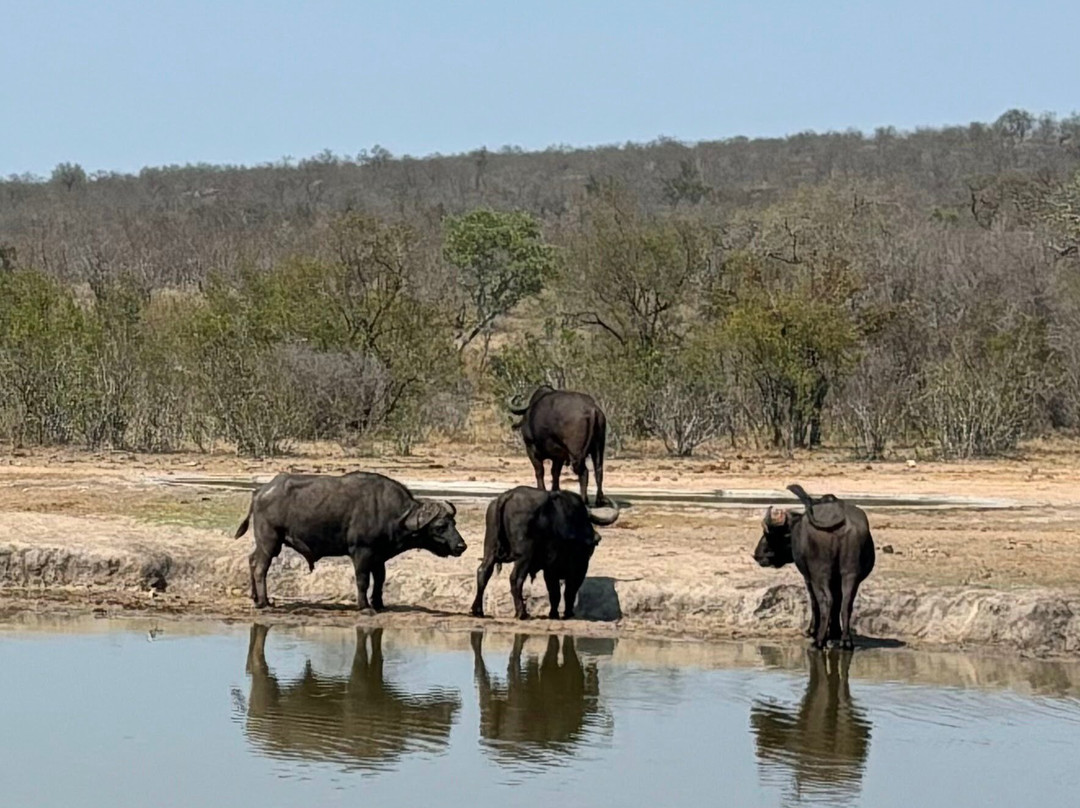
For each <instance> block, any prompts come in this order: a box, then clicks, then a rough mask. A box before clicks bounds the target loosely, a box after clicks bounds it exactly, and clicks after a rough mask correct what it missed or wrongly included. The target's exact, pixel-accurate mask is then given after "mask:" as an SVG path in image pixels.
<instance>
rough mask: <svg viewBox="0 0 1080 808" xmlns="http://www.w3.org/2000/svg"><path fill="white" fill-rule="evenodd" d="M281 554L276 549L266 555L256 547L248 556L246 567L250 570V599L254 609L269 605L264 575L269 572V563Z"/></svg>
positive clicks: (260, 548) (265, 552)
mask: <svg viewBox="0 0 1080 808" xmlns="http://www.w3.org/2000/svg"><path fill="white" fill-rule="evenodd" d="M279 552H281V548H280V547H278V548H277V550H276V551H275V552H273V553H268V552H267V551H266V550H265V549H263V548H262V547H260V546H258V545H256V547H255V549H254V550H252V551H251V555H250V556H248V567H249V568H250V569H251V591H252V599H253V600H254V601H255V608H256V609H265V608H267V607H268V606H269V605H270V598H268V597H267V596H266V573H267V572H269V571H270V562H272V561H273V560H274V557H275V556H276V555H277V554H278V553H279Z"/></svg>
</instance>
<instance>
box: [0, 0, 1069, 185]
mask: <svg viewBox="0 0 1080 808" xmlns="http://www.w3.org/2000/svg"><path fill="white" fill-rule="evenodd" d="M1078 30H1080V3H1078V2H1072V3H1069V2H1065V0H1054V1H1053V2H1050V0H1027V2H1022V3H1021V2H1010V3H1003V2H993V0H978V1H977V0H944V1H943V0H936V2H927V1H926V0H906V2H892V0H889V1H888V2H885V1H884V0H883V1H881V2H871V0H866V2H843V3H841V2H811V1H810V0H792V1H791V2H779V1H778V0H772V1H770V0H731V1H729V2H720V1H719V0H718V1H717V2H711V3H710V2H688V1H683V0H668V2H635V1H634V0H602V1H600V2H588V0H582V2H560V1H559V0H545V1H544V2H531V1H530V2H523V1H522V0H502V1H501V2H469V1H468V0H461V1H460V2H452V1H451V0H445V1H444V2H435V1H434V0H428V1H426V2H424V1H422V0H394V2H363V1H362V0H353V1H352V2H346V1H345V0H341V1H340V2H331V0H303V2H301V0H295V1H294V2H278V1H277V0H214V1H212V2H211V1H209V0H165V1H162V0H153V2H150V1H149V0H96V2H89V0H83V1H82V2H55V1H54V0H0V174H9V173H13V172H24V171H31V172H36V173H42V174H45V173H48V171H49V170H50V169H51V168H52V166H53V165H55V164H56V163H57V162H60V161H76V162H79V163H81V164H82V165H83V166H84V167H85V168H86V169H87V170H95V169H110V170H123V171H135V170H138V169H139V168H140V167H142V166H144V165H160V164H169V163H185V162H199V161H206V162H213V163H248V164H250V163H258V162H265V161H270V160H276V159H279V158H281V157H283V156H285V155H291V156H293V157H305V156H309V155H312V154H314V153H316V152H318V151H319V150H321V149H323V148H330V149H333V150H334V151H336V152H338V153H348V154H355V153H356V152H358V151H359V150H360V149H362V148H364V147H370V146H372V145H373V144H375V143H379V144H381V145H383V146H385V147H386V148H389V149H390V150H391V151H392V152H393V153H394V154H405V153H408V154H413V155H424V154H429V153H432V152H436V151H437V152H442V153H452V152H459V151H467V150H470V149H473V148H478V147H480V146H487V147H489V148H498V147H500V146H503V145H505V144H515V145H520V146H523V147H525V148H527V149H535V148H544V147H546V146H548V145H551V144H555V143H567V144H572V145H593V144H599V143H622V142H625V141H627V140H633V141H645V140H651V139H653V138H655V137H656V136H658V135H661V134H664V135H670V136H673V137H678V138H681V139H684V140H700V139H714V138H721V137H730V136H734V135H749V136H756V135H784V134H789V133H792V132H798V131H803V130H807V129H815V130H818V131H824V130H828V129H845V128H847V127H856V128H860V129H864V130H872V129H873V127H875V126H878V125H894V126H897V127H899V128H904V129H908V128H914V127H915V126H919V125H940V124H945V123H967V122H969V121H971V120H992V119H994V118H996V117H997V116H998V115H999V114H1000V113H1001V112H1003V111H1004V110H1006V109H1008V108H1010V107H1022V108H1025V109H1028V110H1030V111H1032V112H1036V113H1038V112H1042V111H1054V112H1057V113H1059V114H1062V115H1064V114H1068V113H1070V112H1072V111H1074V110H1076V109H1078V108H1080V84H1078V83H1077V78H1078V76H1080V62H1078V61H1077V58H1078V57H1077V39H1076V36H1077V31H1078Z"/></svg>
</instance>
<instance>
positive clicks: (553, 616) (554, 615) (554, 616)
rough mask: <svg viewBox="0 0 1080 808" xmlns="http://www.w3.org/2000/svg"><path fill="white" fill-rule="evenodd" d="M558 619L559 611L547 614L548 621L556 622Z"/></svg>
mask: <svg viewBox="0 0 1080 808" xmlns="http://www.w3.org/2000/svg"><path fill="white" fill-rule="evenodd" d="M558 619H559V610H558V609H552V610H551V611H550V612H548V620H558Z"/></svg>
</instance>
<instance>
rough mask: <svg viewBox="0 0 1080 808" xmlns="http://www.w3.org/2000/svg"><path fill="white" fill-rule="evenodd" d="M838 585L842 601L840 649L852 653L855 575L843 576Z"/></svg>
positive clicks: (856, 584)
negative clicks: (841, 593)
mask: <svg viewBox="0 0 1080 808" xmlns="http://www.w3.org/2000/svg"><path fill="white" fill-rule="evenodd" d="M840 585H841V589H842V590H843V596H842V597H843V599H842V601H841V604H840V647H841V648H842V649H844V650H845V651H853V650H854V649H855V641H854V640H853V639H852V638H851V612H852V610H853V609H854V608H855V595H856V594H857V593H858V591H859V579H858V577H857V576H855V575H845V576H844V578H843V581H842V582H841V584H840Z"/></svg>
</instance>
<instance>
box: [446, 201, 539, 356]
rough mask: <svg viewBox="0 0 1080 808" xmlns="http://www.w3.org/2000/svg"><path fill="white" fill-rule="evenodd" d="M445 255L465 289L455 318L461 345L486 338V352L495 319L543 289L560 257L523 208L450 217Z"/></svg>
mask: <svg viewBox="0 0 1080 808" xmlns="http://www.w3.org/2000/svg"><path fill="white" fill-rule="evenodd" d="M443 255H444V257H445V258H446V260H447V261H448V262H449V263H450V264H451V265H452V266H454V267H455V268H456V269H457V270H458V273H459V279H460V283H461V287H462V289H463V290H464V292H465V300H464V301H463V302H462V304H461V307H460V309H459V311H458V313H457V316H456V318H455V323H454V325H455V329H456V333H457V341H458V345H459V347H460V348H465V347H466V346H467V345H469V344H470V343H472V342H473V341H474V340H475V339H476V338H477V337H482V338H483V340H484V352H485V355H486V353H487V347H488V344H489V341H490V338H491V332H492V327H493V326H494V324H495V321H496V320H497V319H498V318H499V317H502V316H503V315H505V314H507V313H508V312H509V311H510V310H511V309H513V308H514V307H515V306H516V305H517V304H518V303H520V302H521V301H522V300H524V299H526V298H529V297H532V296H534V295H537V294H539V293H540V291H541V290H542V289H543V288H544V283H545V282H546V281H547V280H548V279H549V278H550V277H551V275H552V274H553V272H554V270H555V262H556V253H555V248H554V247H552V246H551V245H550V244H548V243H547V242H546V241H544V237H543V234H542V233H541V231H540V225H539V223H537V221H536V220H535V219H534V218H533V217H532V216H531V215H529V214H528V213H524V212H521V211H510V212H500V211H494V210H487V209H480V210H474V211H472V212H470V213H466V214H465V215H464V216H457V217H450V218H448V219H447V220H446V224H445V240H444V245H443Z"/></svg>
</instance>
